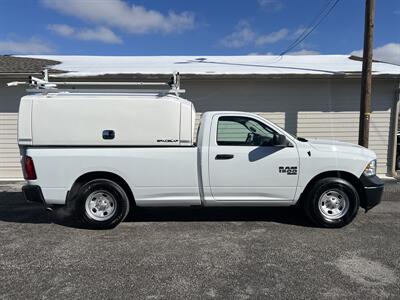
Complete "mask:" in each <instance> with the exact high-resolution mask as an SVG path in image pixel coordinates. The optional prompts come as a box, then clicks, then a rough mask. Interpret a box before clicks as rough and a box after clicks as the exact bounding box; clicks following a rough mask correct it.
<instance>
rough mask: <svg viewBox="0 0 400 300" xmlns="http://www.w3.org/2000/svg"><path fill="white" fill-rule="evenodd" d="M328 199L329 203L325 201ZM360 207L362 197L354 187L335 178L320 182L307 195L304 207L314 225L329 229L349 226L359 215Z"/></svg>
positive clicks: (324, 179)
mask: <svg viewBox="0 0 400 300" xmlns="http://www.w3.org/2000/svg"><path fill="white" fill-rule="evenodd" d="M327 198H328V199H329V200H327V201H328V202H326V201H324V200H326V199H327ZM335 199H336V200H335ZM320 200H321V202H320ZM344 203H345V204H344ZM359 207H360V197H359V195H358V192H357V190H356V189H355V188H354V186H353V185H352V184H350V183H349V182H347V181H346V180H344V179H341V178H335V177H329V178H323V179H321V180H318V181H317V182H316V183H315V184H314V185H313V187H312V188H311V190H310V191H309V192H308V193H307V195H306V199H305V203H304V206H303V208H304V210H305V213H306V215H307V216H308V218H309V219H310V220H311V221H312V222H313V223H314V224H316V225H317V226H320V227H328V228H339V227H343V226H345V225H347V224H349V223H350V222H351V221H353V219H354V218H355V216H356V215H357V212H358V209H359ZM331 208H332V209H331ZM340 209H341V210H340ZM329 214H333V215H329Z"/></svg>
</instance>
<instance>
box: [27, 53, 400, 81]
mask: <svg viewBox="0 0 400 300" xmlns="http://www.w3.org/2000/svg"><path fill="white" fill-rule="evenodd" d="M24 58H28V57H27V56H24ZM29 58H35V59H40V60H45V61H52V62H55V61H59V62H61V64H59V65H56V66H54V65H52V67H53V68H57V69H58V70H62V71H65V72H66V73H63V74H58V75H56V76H59V77H86V76H100V75H111V74H112V75H115V74H149V75H150V74H151V75H153V74H159V75H163V74H171V73H172V72H173V71H179V72H180V73H181V74H193V75H276V76H280V75H281V76H283V75H327V76H329V75H332V76H334V75H357V74H358V75H359V74H360V73H361V69H362V62H361V61H359V60H354V59H350V58H349V56H348V55H303V56H290V55H287V56H283V57H279V56H267V55H246V56H68V55H65V56H63V55H55V56H54V55H37V56H29ZM373 74H374V75H392V76H396V77H400V66H397V65H393V64H389V63H382V62H374V63H373Z"/></svg>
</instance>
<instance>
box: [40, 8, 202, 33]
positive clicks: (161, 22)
mask: <svg viewBox="0 0 400 300" xmlns="http://www.w3.org/2000/svg"><path fill="white" fill-rule="evenodd" d="M41 2H42V3H43V5H45V6H46V7H48V8H51V9H54V10H56V11H58V12H60V13H63V14H66V15H70V16H73V17H76V18H79V19H81V20H83V21H85V22H88V23H93V24H97V25H100V26H108V27H113V28H118V29H120V30H124V31H126V32H129V33H132V34H143V33H150V32H161V33H165V34H168V33H176V32H183V31H186V30H189V29H192V28H193V27H194V23H195V18H194V15H193V14H192V13H190V12H187V11H185V12H182V13H175V12H174V11H169V12H168V13H167V14H162V13H161V12H159V11H156V10H149V9H146V8H145V7H143V6H139V5H135V4H128V3H126V2H125V1H122V0H107V1H82V0H41Z"/></svg>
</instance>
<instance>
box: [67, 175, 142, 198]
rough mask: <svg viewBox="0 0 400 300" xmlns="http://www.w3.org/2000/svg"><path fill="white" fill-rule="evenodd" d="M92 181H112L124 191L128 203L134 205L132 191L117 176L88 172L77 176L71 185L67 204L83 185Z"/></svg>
mask: <svg viewBox="0 0 400 300" xmlns="http://www.w3.org/2000/svg"><path fill="white" fill-rule="evenodd" d="M93 179H108V180H111V181H114V182H115V183H117V184H119V185H120V186H121V187H122V188H123V189H124V191H125V193H126V195H127V196H128V198H129V201H130V202H131V204H132V205H135V197H134V196H133V193H132V190H131V188H130V187H129V185H128V183H127V182H126V181H125V180H124V179H123V178H122V177H121V176H119V175H117V174H115V173H111V172H99V171H98V172H89V173H86V174H83V175H81V176H79V177H78V178H77V179H76V180H75V182H74V184H73V185H72V187H71V189H70V190H69V191H68V194H67V203H68V201H69V200H70V199H72V198H73V197H74V196H75V195H76V194H77V192H78V191H79V189H80V187H81V186H82V185H84V184H85V183H87V182H89V181H91V180H93Z"/></svg>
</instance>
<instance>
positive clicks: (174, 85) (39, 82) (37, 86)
mask: <svg viewBox="0 0 400 300" xmlns="http://www.w3.org/2000/svg"><path fill="white" fill-rule="evenodd" d="M42 74H43V79H40V78H36V77H33V76H29V80H28V81H27V82H25V81H13V82H9V83H7V86H18V85H29V86H30V87H31V88H30V89H28V90H27V91H28V92H31V93H32V92H41V93H50V92H53V93H57V92H61V91H62V92H65V91H68V92H86V93H91V92H92V91H93V92H97V93H98V90H96V89H81V90H79V89H59V88H58V86H83V85H85V86H90V85H92V86H135V87H149V86H164V87H166V88H167V89H165V90H160V89H151V90H149V89H146V90H144V89H135V90H130V92H131V93H132V91H135V93H150V92H153V93H154V92H155V93H167V94H169V93H174V94H176V95H178V94H181V93H184V92H185V90H183V89H181V88H180V75H179V72H174V73H173V75H172V77H171V79H170V80H169V81H168V82H119V81H112V82H104V81H103V82H101V81H100V82H96V81H87V82H85V81H78V82H71V81H52V82H50V81H49V73H48V70H47V69H45V70H43V72H42ZM110 91H111V90H110ZM114 91H115V90H114ZM102 92H104V93H107V92H108V90H103V91H102ZM120 92H124V91H123V90H120Z"/></svg>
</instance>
